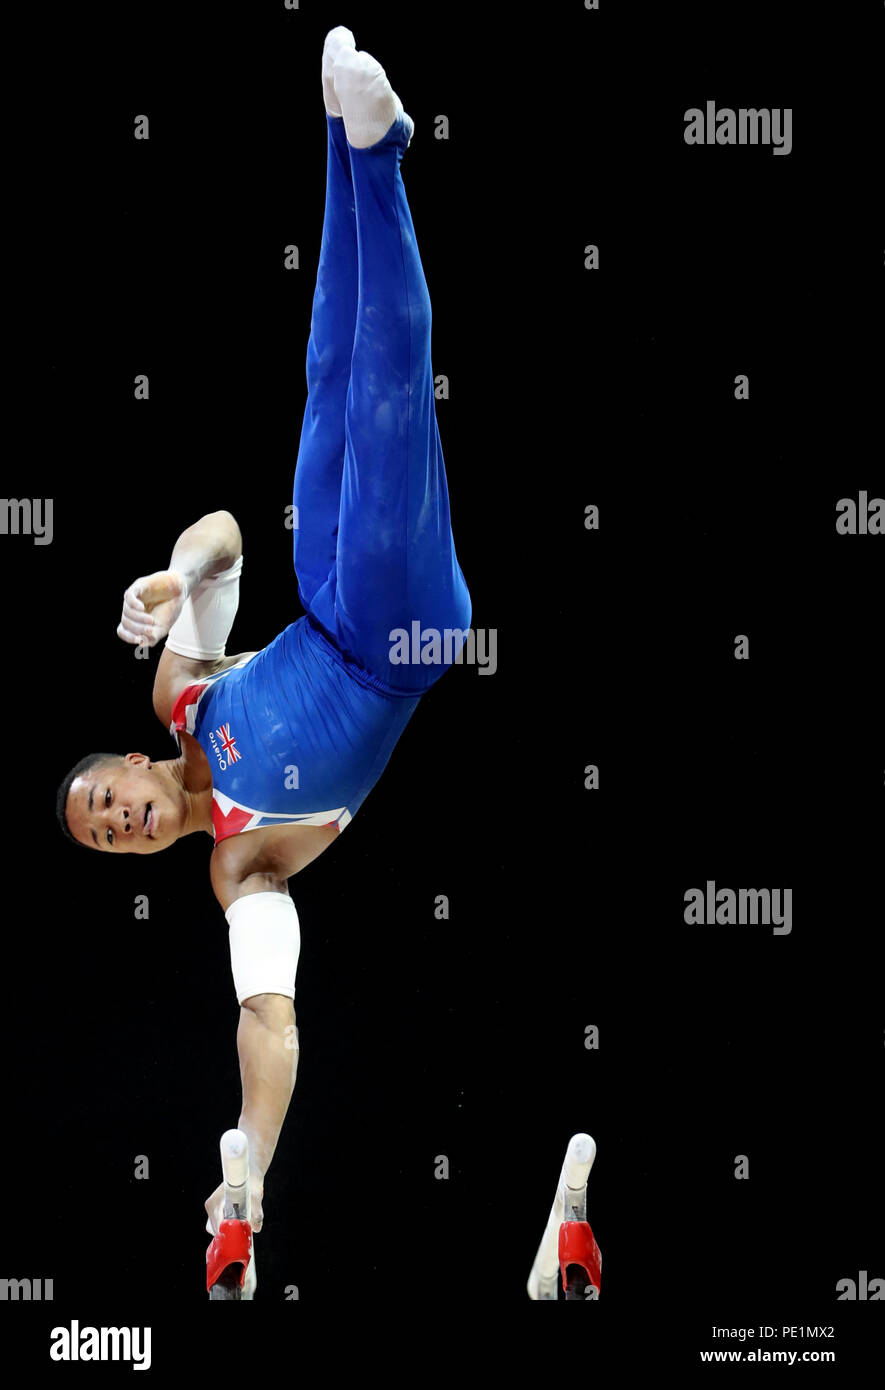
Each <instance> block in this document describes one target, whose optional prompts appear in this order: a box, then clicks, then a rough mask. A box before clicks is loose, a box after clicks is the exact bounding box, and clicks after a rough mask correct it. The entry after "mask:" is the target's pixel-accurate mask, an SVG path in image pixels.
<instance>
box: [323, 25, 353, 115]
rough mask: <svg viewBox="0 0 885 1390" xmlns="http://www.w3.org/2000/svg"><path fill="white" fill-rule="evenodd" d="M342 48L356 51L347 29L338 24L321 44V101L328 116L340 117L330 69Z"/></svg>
mask: <svg viewBox="0 0 885 1390" xmlns="http://www.w3.org/2000/svg"><path fill="white" fill-rule="evenodd" d="M342 48H352V49H354V50H355V49H356V39H355V38H354V37H353V34H352V33H351V32H350V30H349V29H345V28H344V27H343V26H342V25H340V24H339V26H338V28H337V29H330V30H329V32H328V34H327V35H326V42H325V43H324V44H323V101H324V102H325V104H326V112H327V114H328V115H329V116H338V117H339V118H340V116H341V107H340V106H339V105H338V98H337V97H336V95H335V83H334V81H333V80H332V69H333V67H334V66H335V59H336V57H337V56H338V54H339V53H340V52H341V50H342Z"/></svg>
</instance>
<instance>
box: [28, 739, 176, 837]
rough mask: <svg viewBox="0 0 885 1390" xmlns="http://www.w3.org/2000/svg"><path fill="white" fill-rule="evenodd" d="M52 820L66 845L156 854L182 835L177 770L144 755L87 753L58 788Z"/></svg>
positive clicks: (168, 763) (171, 765)
mask: <svg viewBox="0 0 885 1390" xmlns="http://www.w3.org/2000/svg"><path fill="white" fill-rule="evenodd" d="M55 810H56V815H57V816H58V821H59V824H60V826H61V828H62V830H63V831H64V833H65V835H66V836H67V838H68V839H69V840H73V841H74V843H75V844H77V845H84V846H86V848H88V849H97V850H98V851H99V853H100V854H156V853H157V851H158V850H161V849H168V847H169V846H170V845H171V844H174V843H175V841H176V840H177V839H178V837H179V836H180V835H182V834H185V833H186V831H187V819H188V805H187V797H186V795H185V792H184V788H183V786H182V784H181V781H180V778H179V777H178V776H177V775H176V765H175V763H170V762H152V761H151V759H150V758H149V757H148V756H147V755H146V754H145V753H125V754H119V753H89V754H88V755H87V756H86V757H85V758H81V759H80V761H79V762H78V763H77V764H76V765H75V766H74V767H72V768H71V770H70V772H69V773H68V775H67V776H66V777H65V779H64V781H63V782H62V784H61V786H60V787H59V789H58V795H57V798H56V806H55Z"/></svg>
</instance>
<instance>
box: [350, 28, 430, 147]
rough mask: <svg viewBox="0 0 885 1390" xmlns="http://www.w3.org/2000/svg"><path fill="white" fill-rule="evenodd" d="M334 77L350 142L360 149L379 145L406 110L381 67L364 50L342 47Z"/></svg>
mask: <svg viewBox="0 0 885 1390" xmlns="http://www.w3.org/2000/svg"><path fill="white" fill-rule="evenodd" d="M333 77H334V86H335V96H336V97H337V99H338V104H339V106H340V107H341V114H342V115H343V117H344V130H345V134H346V135H347V139H348V141H349V142H350V144H351V145H353V147H354V149H357V150H364V149H368V147H369V145H376V144H377V143H378V141H379V140H381V139H382V138H383V137H384V136H385V135H386V134H387V132H388V130H389V129H390V127H391V126H392V125H393V123H394V121H395V120H396V118H397V116H399V114H400V112H401V111H402V109H403V104H402V102H401V101H400V99H399V97H398V96H397V94H396V92H395V91H394V90H393V88H392V87H391V85H390V83H389V82H388V80H387V74H386V73H385V71H384V69H383V68H382V66H381V64H380V63H379V62H377V61H376V60H375V59H374V58H373V57H372V55H371V53H365V52H364V51H363V50H362V49H360V50H359V51H357V50H356V49H352V48H344V47H340V48H339V49H338V50H337V52H336V55H335V60H334V64H333ZM409 139H410V140H411V136H410V137H409Z"/></svg>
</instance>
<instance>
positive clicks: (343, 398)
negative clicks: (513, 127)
mask: <svg viewBox="0 0 885 1390" xmlns="http://www.w3.org/2000/svg"><path fill="white" fill-rule="evenodd" d="M348 46H349V47H351V48H352V47H353V46H354V38H353V34H352V33H351V32H350V30H349V29H345V28H343V27H339V28H337V29H333V30H331V31H330V32H329V33H328V34H327V35H326V41H325V45H324V47H323V99H324V102H325V106H326V132H327V136H326V138H327V155H326V206H325V214H324V218H323V239H322V245H321V248H320V260H319V266H318V268H317V283H316V290H315V292H314V298H313V311H312V314H311V320H310V339H309V341H308V345H307V405H306V407H305V411H304V422H303V425H302V429H301V443H300V445H299V449H298V462H297V465H296V469H295V483H294V488H293V494H292V500H293V503H294V505H295V509H296V510H295V521H296V524H295V531H294V561H295V574H296V576H297V579H298V597H299V599H300V600H301V603H302V604H303V606H304V608H305V609H307V610H308V612H310V613H311V614H312V616H314V617H315V618H316V619H317V620H318V621H319V622H320V624H321V626H323V627H325V628H326V630H327V631H329V630H330V629H331V634H330V635H334V621H335V619H334V612H335V579H336V576H335V553H336V544H337V534H338V508H339V502H340V498H341V475H342V471H343V468H344V445H345V440H344V417H345V406H346V402H347V388H348V385H349V383H350V359H351V356H352V354H353V337H354V331H355V327H356V310H357V292H358V279H359V270H358V263H357V231H356V213H355V209H354V196H353V181H352V179H351V173H350V154H349V150H348V145H347V139H346V136H345V133H344V120H343V118H342V116H341V114H340V107H339V106H338V105H337V102H336V99H335V95H334V87H333V84H332V64H333V62H334V57H335V54H336V53H337V52H338V51H339V50H340V49H341V48H342V47H348ZM334 112H338V114H337V115H336V114H333V113H334Z"/></svg>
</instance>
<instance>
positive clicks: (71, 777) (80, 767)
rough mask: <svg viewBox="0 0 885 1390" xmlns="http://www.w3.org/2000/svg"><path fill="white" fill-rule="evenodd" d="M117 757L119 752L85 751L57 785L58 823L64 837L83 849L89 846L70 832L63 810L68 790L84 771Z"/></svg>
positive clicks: (89, 770)
mask: <svg viewBox="0 0 885 1390" xmlns="http://www.w3.org/2000/svg"><path fill="white" fill-rule="evenodd" d="M119 757H120V754H119V753H87V754H86V757H85V758H81V759H80V761H79V762H78V763H75V764H74V766H73V767H72V768H71V770H70V772H69V773H68V775H67V777H65V779H64V781H63V782H62V784H61V786H60V787H59V789H58V793H57V795H56V798H55V814H56V816H57V817H58V823H59V825H60V826H61V828H62V830H63V831H64V834H65V836H66V838H67V839H69V840H70V841H71V843H72V844H74V845H82V847H83V849H88V848H89V846H88V845H84V844H83V841H82V840H78V839H77V837H76V835H72V834H71V831H70V827H69V826H68V821H67V817H66V815H65V811H66V809H67V804H68V792H69V791H70V790H71V786H72V785H73V783H74V781H75V780H76V778H78V777H82V776H83V774H84V772H91V771H92V769H93V768H94V767H99V766H100V765H101V764H102V763H113V762H116V761H117V759H118V758H119Z"/></svg>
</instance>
